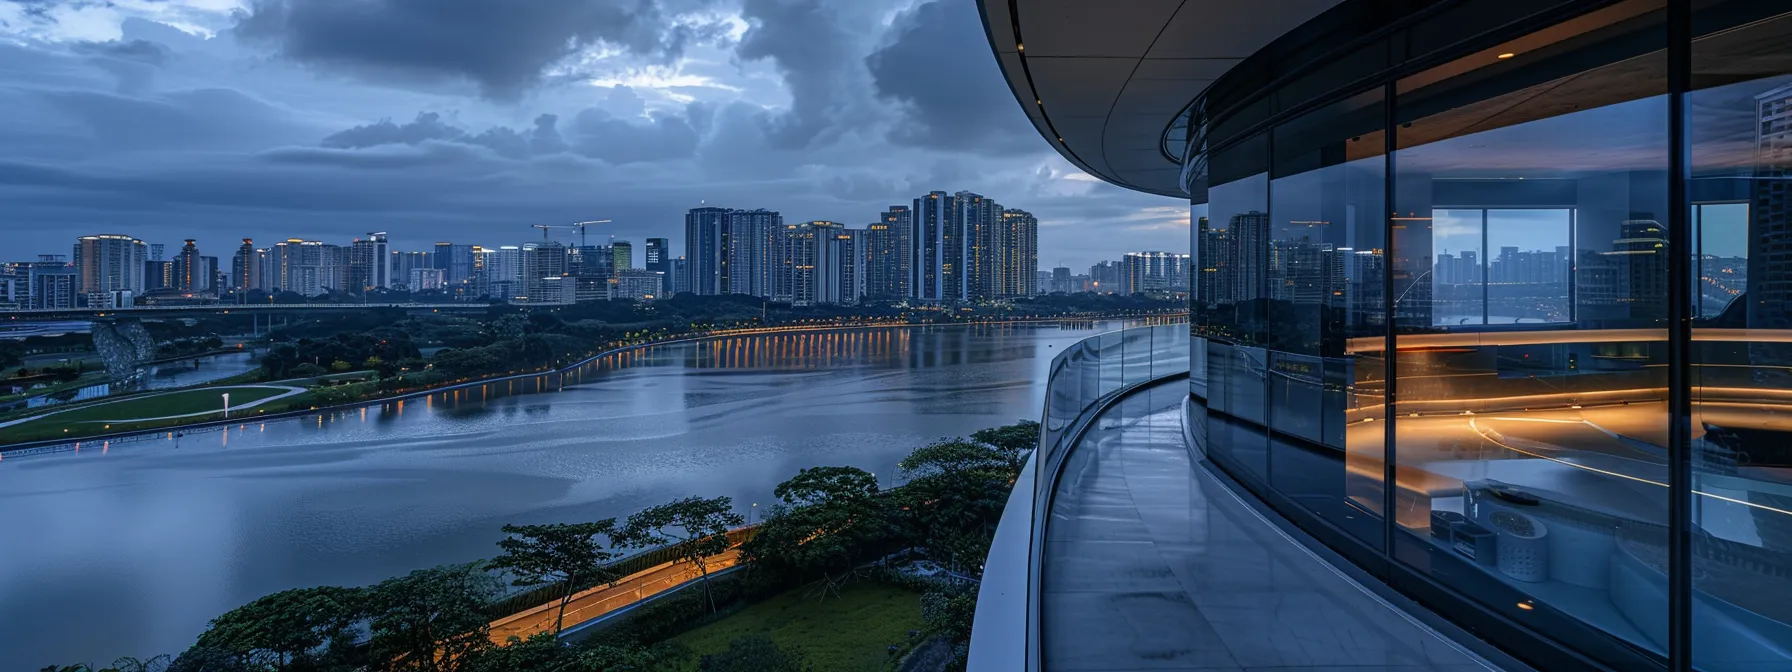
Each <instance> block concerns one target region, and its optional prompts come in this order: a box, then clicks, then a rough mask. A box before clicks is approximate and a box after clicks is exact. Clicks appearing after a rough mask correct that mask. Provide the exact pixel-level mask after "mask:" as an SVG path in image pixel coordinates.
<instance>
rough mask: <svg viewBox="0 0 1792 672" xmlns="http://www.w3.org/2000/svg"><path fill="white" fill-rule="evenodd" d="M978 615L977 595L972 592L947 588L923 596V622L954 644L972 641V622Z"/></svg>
mask: <svg viewBox="0 0 1792 672" xmlns="http://www.w3.org/2000/svg"><path fill="white" fill-rule="evenodd" d="M976 615H977V593H976V592H974V591H972V590H967V589H964V588H947V589H943V590H933V591H928V592H927V593H925V594H923V595H921V621H922V622H923V623H926V624H927V628H928V629H929V630H932V631H934V632H936V633H938V634H939V635H940V636H942V637H945V638H946V641H949V642H952V643H953V644H958V643H960V642H968V641H971V621H972V619H973V618H974V617H975V616H976Z"/></svg>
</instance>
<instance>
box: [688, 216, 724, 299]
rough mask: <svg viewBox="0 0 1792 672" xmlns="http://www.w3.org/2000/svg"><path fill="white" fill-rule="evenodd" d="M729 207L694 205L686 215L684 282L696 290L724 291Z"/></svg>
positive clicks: (715, 292) (717, 292) (711, 293)
mask: <svg viewBox="0 0 1792 672" xmlns="http://www.w3.org/2000/svg"><path fill="white" fill-rule="evenodd" d="M727 218H728V209H727V208H714V207H702V208H692V209H691V211H690V212H688V213H686V214H685V216H684V256H685V259H686V264H685V273H686V277H687V279H686V280H685V285H686V286H688V287H689V288H690V291H691V292H692V293H694V294H701V295H713V294H725V293H728V292H727V288H728V285H727V282H726V281H725V280H724V279H723V278H724V276H725V274H726V273H727V249H728V248H727V244H728V239H727V236H726V235H725V231H726V222H727Z"/></svg>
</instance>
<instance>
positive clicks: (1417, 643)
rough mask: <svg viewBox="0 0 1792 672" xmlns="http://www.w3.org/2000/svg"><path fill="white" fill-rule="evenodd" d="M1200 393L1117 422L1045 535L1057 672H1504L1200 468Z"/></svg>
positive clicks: (1049, 649)
mask: <svg viewBox="0 0 1792 672" xmlns="http://www.w3.org/2000/svg"><path fill="white" fill-rule="evenodd" d="M1187 390H1188V386H1187V383H1186V382H1180V381H1179V382H1176V383H1170V384H1163V385H1158V386H1155V387H1153V388H1150V389H1148V390H1144V391H1141V392H1139V393H1137V394H1134V395H1132V396H1131V397H1128V398H1126V399H1124V400H1122V401H1121V402H1120V403H1119V404H1117V405H1115V406H1114V407H1113V408H1111V409H1109V410H1108V411H1107V412H1106V413H1104V414H1103V415H1102V416H1101V417H1100V418H1099V419H1098V420H1097V421H1096V426H1095V427H1093V428H1091V429H1090V430H1089V432H1088V433H1087V434H1086V435H1085V436H1084V437H1083V439H1082V441H1081V442H1080V443H1078V445H1077V446H1076V448H1075V449H1074V450H1073V451H1072V452H1071V454H1070V457H1069V458H1068V462H1067V463H1066V465H1065V470H1064V477H1063V479H1062V480H1061V481H1060V482H1059V485H1058V491H1057V496H1056V498H1055V500H1054V502H1053V504H1052V511H1051V518H1050V520H1049V521H1048V522H1047V524H1046V530H1045V542H1046V543H1045V545H1046V549H1045V557H1044V576H1043V578H1042V585H1041V588H1042V590H1043V592H1044V599H1043V600H1042V603H1041V610H1042V611H1041V614H1040V618H1041V624H1042V633H1041V635H1042V648H1043V651H1044V661H1043V663H1044V669H1045V670H1046V671H1047V672H1074V671H1081V670H1278V671H1286V672H1294V671H1297V670H1299V671H1319V670H1327V671H1336V670H1362V671H1365V672H1366V671H1368V670H1395V671H1418V670H1448V671H1450V672H1470V671H1481V670H1487V669H1493V668H1490V667H1489V666H1487V665H1486V664H1484V663H1482V662H1480V661H1479V659H1478V658H1476V657H1473V656H1471V655H1469V654H1467V653H1465V652H1464V651H1463V650H1462V649H1460V648H1459V647H1458V646H1457V645H1455V644H1453V643H1451V642H1449V641H1448V640H1446V639H1444V638H1443V637H1442V636H1440V635H1438V634H1437V633H1435V632H1434V631H1432V630H1430V629H1428V628H1425V627H1422V626H1420V625H1419V624H1417V623H1416V622H1415V621H1413V620H1411V618H1410V617H1409V616H1407V615H1406V614H1404V613H1402V612H1399V611H1398V610H1396V609H1394V608H1393V607H1392V606H1390V605H1388V604H1386V603H1384V602H1382V601H1380V600H1379V599H1377V598H1375V597H1373V596H1372V595H1370V594H1369V593H1367V592H1365V591H1364V590H1363V589H1361V588H1359V587H1357V586H1355V585H1354V584H1352V583H1350V582H1349V581H1347V580H1346V579H1345V578H1344V577H1343V576H1342V575H1340V574H1339V573H1338V572H1337V571H1336V570H1334V569H1333V568H1332V567H1330V566H1329V565H1327V564H1325V563H1324V562H1322V561H1321V560H1319V559H1318V558H1315V557H1313V556H1312V555H1310V554H1308V552H1307V551H1306V550H1305V549H1303V548H1301V547H1299V546H1298V545H1296V544H1295V543H1294V542H1292V541H1290V540H1289V539H1287V538H1286V537H1284V536H1282V535H1281V533H1280V532H1279V531H1278V530H1276V529H1275V528H1273V527H1271V526H1270V525H1269V523H1267V522H1265V521H1264V520H1262V519H1261V518H1258V517H1257V516H1256V515H1255V514H1254V513H1253V512H1252V511H1251V510H1250V509H1248V508H1246V507H1245V505H1244V504H1242V503H1241V502H1239V501H1237V500H1236V499H1234V498H1233V496H1232V494H1231V493H1229V492H1228V491H1226V490H1225V488H1224V487H1223V486H1221V485H1220V483H1219V482H1218V481H1216V480H1214V477H1213V476H1212V475H1211V474H1210V473H1209V472H1208V471H1207V470H1206V468H1205V467H1203V466H1199V465H1196V464H1191V461H1190V459H1189V454H1188V450H1187V448H1186V447H1185V444H1184V439H1183V433H1182V400H1183V397H1184V396H1185V395H1186V394H1187Z"/></svg>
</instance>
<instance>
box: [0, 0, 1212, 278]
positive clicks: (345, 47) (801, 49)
mask: <svg viewBox="0 0 1792 672" xmlns="http://www.w3.org/2000/svg"><path fill="white" fill-rule="evenodd" d="M230 4H231V3H223V4H222V5H217V4H213V3H205V4H204V6H200V5H199V3H183V2H169V3H153V4H151V5H141V6H139V5H135V4H133V5H129V6H106V7H98V6H95V7H62V8H58V11H53V12H52V11H44V12H35V11H30V10H28V9H24V8H23V7H25V6H20V5H17V4H14V3H7V4H4V5H0V36H4V37H6V38H7V39H6V40H4V41H0V42H4V44H0V57H3V58H6V59H7V61H8V62H9V63H14V64H16V65H17V67H16V68H15V69H11V70H9V71H8V72H7V73H0V105H3V106H5V107H6V108H7V109H8V110H11V111H13V112H14V113H15V115H16V116H15V118H16V120H17V121H18V122H19V123H18V124H16V125H13V126H11V127H9V128H6V129H0V142H4V143H6V145H7V146H8V147H9V150H10V151H9V153H8V156H7V157H4V158H3V159H0V222H4V223H3V224H0V227H4V230H5V231H6V235H7V241H8V242H9V243H13V244H14V245H17V246H18V247H20V248H23V249H25V250H30V251H31V253H32V254H35V253H38V252H46V253H62V252H63V248H64V247H66V245H65V243H64V242H63V241H62V240H61V238H62V237H63V235H62V234H63V233H65V232H71V231H81V232H119V233H126V234H129V235H133V236H136V237H139V238H142V239H145V240H150V241H152V242H158V243H163V244H165V245H167V246H168V247H169V249H174V248H178V247H179V246H180V244H181V241H182V240H184V239H186V238H193V239H195V240H196V241H197V244H198V246H199V247H200V248H201V249H203V250H217V251H222V250H225V249H227V248H229V247H232V246H233V245H234V244H235V242H236V241H237V240H238V239H240V238H242V237H251V238H254V239H256V240H258V241H260V240H264V239H266V240H274V239H285V238H288V237H298V238H304V239H308V240H334V239H339V238H340V239H346V238H350V237H352V236H356V235H361V234H362V233H364V232H366V231H385V232H388V233H389V235H390V236H391V241H390V242H391V244H392V245H393V246H394V247H395V248H401V249H413V250H414V249H422V248H423V247H425V246H427V245H429V244H431V243H433V242H435V241H436V240H490V241H493V243H494V244H496V243H498V242H500V241H503V242H509V241H513V240H516V241H520V240H521V239H522V238H526V237H527V236H517V235H513V234H512V233H510V231H511V230H513V229H516V230H521V231H522V232H524V233H528V229H527V227H528V225H530V224H564V223H570V222H574V221H584V220H592V219H612V220H614V221H615V224H614V225H613V226H611V227H610V228H611V229H613V230H614V231H615V232H616V234H617V235H618V237H619V238H627V239H630V240H636V241H639V240H642V239H644V238H646V237H655V236H666V237H669V238H673V239H674V240H672V241H671V245H672V247H673V248H674V249H677V248H679V247H681V246H682V241H680V240H677V238H678V237H679V235H678V234H677V233H675V232H674V230H675V229H676V228H677V227H679V226H680V223H681V221H682V217H683V213H684V212H685V211H686V210H688V209H690V208H692V207H699V206H701V205H702V204H703V203H705V202H707V203H728V204H737V205H745V206H747V207H763V208H767V209H773V210H778V211H780V212H782V213H785V215H786V216H787V217H788V218H789V219H791V220H792V221H812V220H831V221H842V222H845V223H848V224H852V225H854V226H862V225H864V224H866V223H868V222H869V221H870V217H872V216H875V214H876V213H877V212H879V211H880V210H881V209H882V208H883V207H885V206H887V205H888V204H890V203H901V202H904V201H906V200H908V199H910V198H912V197H913V195H914V194H916V193H925V192H926V191H928V190H930V189H936V188H940V186H941V185H952V186H953V187H954V188H957V189H968V190H970V191H974V192H977V193H991V194H1004V195H1005V196H1004V198H1006V199H1008V200H1009V201H1010V202H1013V203H1015V204H1018V207H1022V208H1025V209H1027V210H1030V211H1032V212H1036V213H1040V222H1039V225H1040V250H1039V255H1040V257H1041V258H1042V259H1046V260H1049V261H1048V262H1045V263H1050V264H1056V263H1059V262H1067V263H1070V264H1071V265H1073V266H1077V267H1082V266H1087V265H1090V264H1093V263H1095V262H1096V261H1099V260H1101V259H1108V258H1118V257H1119V256H1120V255H1121V254H1122V253H1124V252H1126V251H1128V250H1138V249H1173V248H1174V247H1175V246H1176V245H1177V244H1178V243H1179V242H1180V241H1182V240H1184V239H1185V238H1186V235H1187V229H1186V226H1187V221H1188V215H1189V208H1188V206H1187V204H1186V203H1183V202H1179V201H1177V200H1175V199H1166V198H1161V197H1155V196H1148V195H1142V194H1136V193H1132V192H1128V191H1125V190H1123V189H1120V188H1117V187H1113V186H1110V185H1108V184H1106V183H1103V182H1100V181H1099V180H1097V179H1095V178H1093V177H1091V176H1090V175H1088V174H1085V173H1083V172H1082V171H1080V170H1077V169H1076V168H1074V167H1073V166H1072V165H1071V164H1070V163H1069V162H1068V161H1066V160H1065V159H1063V158H1062V157H1060V156H1059V155H1057V154H1056V152H1054V151H1052V150H1051V149H1050V148H1049V147H1047V146H1043V145H1041V144H1039V142H1038V140H1039V137H1038V135H1037V133H1036V132H1035V131H1034V130H1033V129H1031V128H1030V127H1029V124H1028V122H1027V120H1026V117H1025V115H1024V114H1023V113H1021V111H1020V110H1018V109H1016V107H1015V105H1014V101H1013V97H1012V95H1011V93H1010V92H1009V90H1008V88H1007V86H1006V85H1005V84H1004V83H1003V81H1002V80H1001V78H1000V76H999V73H998V72H997V69H996V66H995V64H994V63H992V62H990V59H989V58H988V51H987V46H986V45H985V44H983V43H982V35H981V33H980V31H979V28H978V22H977V20H976V17H975V9H974V6H973V3H968V2H923V3H919V4H913V3H909V2H906V1H901V2H899V1H895V0H891V1H888V2H884V1H879V2H868V3H820V4H816V5H814V6H813V7H811V8H810V10H812V11H810V10H802V7H799V6H796V5H792V6H784V5H781V4H777V3H761V2H745V3H741V4H739V5H735V4H733V3H722V4H717V5H714V6H705V7H702V8H701V9H698V8H693V7H685V6H680V7H670V6H661V5H662V4H664V3H659V2H648V3H637V6H636V7H635V8H634V9H631V10H629V12H630V16H631V21H632V22H631V23H630V25H631V26H632V28H631V29H630V32H629V33H628V34H627V35H622V34H617V33H614V32H612V31H611V30H610V29H607V28H604V27H602V26H594V25H593V18H592V17H591V16H590V15H588V14H585V13H581V10H580V9H578V8H577V7H574V6H568V7H555V8H551V9H543V10H542V12H543V15H542V16H533V15H530V16H516V15H514V14H513V13H510V12H502V11H500V12H492V13H490V14H489V15H490V16H496V17H498V18H497V19H496V20H495V21H494V20H492V19H488V18H484V17H485V16H486V15H476V14H474V13H473V12H472V11H471V10H469V11H468V12H467V13H464V14H463V13H456V12H445V13H444V14H443V15H442V16H438V17H435V19H434V20H432V21H431V22H429V23H428V24H427V25H417V24H413V23H411V22H409V18H410V17H407V16H405V15H403V13H402V12H401V11H399V10H398V9H395V8H394V6H393V3H385V2H379V3H374V6H372V7H371V9H370V11H374V12H375V13H376V14H379V16H378V17H373V18H376V19H377V20H376V21H374V23H376V24H377V25H378V28H375V29H374V30H376V32H377V31H389V34H392V35H407V36H408V35H413V34H414V35H415V37H416V38H417V39H415V40H392V41H388V42H389V43H390V44H389V46H391V47H392V49H393V51H389V52H385V53H373V52H370V51H367V50H365V49H362V48H360V47H357V46H355V45H353V44H340V43H336V42H335V41H334V40H333V39H332V38H331V37H330V36H331V35H332V34H334V29H333V28H331V27H330V26H338V27H340V26H342V25H344V23H343V22H346V21H348V18H346V17H344V16H343V15H340V14H337V13H335V12H333V11H332V10H330V9H329V8H327V7H326V6H323V5H317V6H313V5H299V4H294V5H292V8H291V11H290V15H287V14H285V13H282V12H280V11H277V10H279V9H281V7H285V5H286V3H260V4H257V5H255V7H253V8H251V7H248V6H246V5H245V6H243V7H237V8H231V7H228V5H230ZM475 4H478V3H475ZM276 5H279V7H276ZM804 6H807V5H804ZM232 9H235V10H237V12H236V13H234V14H233V13H232ZM506 22H515V23H506ZM488 24H490V25H488ZM433 31H445V32H447V31H452V34H455V35H482V34H485V33H486V31H492V33H493V34H502V35H505V39H503V40H499V41H501V42H503V43H504V44H520V43H538V44H547V45H553V46H549V47H544V48H542V49H540V50H533V51H529V53H525V54H520V53H517V52H518V51H519V50H515V49H508V48H497V47H485V46H481V47H480V48H477V49H473V48H459V49H455V50H453V51H452V53H450V52H444V51H441V50H436V49H434V48H433V47H432V46H431V45H432V44H447V43H450V42H452V41H453V40H442V39H431V38H430V37H429V36H430V35H431V34H434V33H433ZM799 34H802V35H810V36H813V37H815V38H817V39H811V40H794V39H791V36H792V35H799ZM370 41H378V40H370ZM313 47H316V48H317V51H313V50H312V48H313ZM575 71H576V73H575ZM30 73H37V74H30ZM593 233H597V232H596V231H593ZM564 240H565V239H563V241H564ZM226 256H227V255H226Z"/></svg>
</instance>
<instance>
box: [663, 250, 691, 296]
mask: <svg viewBox="0 0 1792 672" xmlns="http://www.w3.org/2000/svg"><path fill="white" fill-rule="evenodd" d="M667 277H668V278H669V279H670V281H671V283H672V294H673V295H678V294H683V293H686V292H689V291H691V272H690V266H689V263H688V262H686V261H685V258H684V257H678V258H676V259H673V260H672V271H671V274H670V275H668V276H667Z"/></svg>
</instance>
